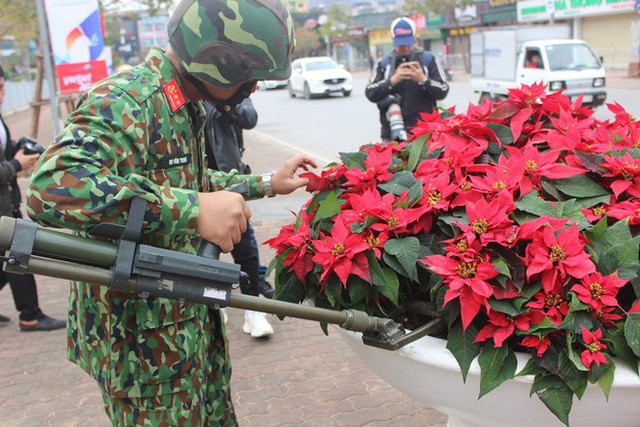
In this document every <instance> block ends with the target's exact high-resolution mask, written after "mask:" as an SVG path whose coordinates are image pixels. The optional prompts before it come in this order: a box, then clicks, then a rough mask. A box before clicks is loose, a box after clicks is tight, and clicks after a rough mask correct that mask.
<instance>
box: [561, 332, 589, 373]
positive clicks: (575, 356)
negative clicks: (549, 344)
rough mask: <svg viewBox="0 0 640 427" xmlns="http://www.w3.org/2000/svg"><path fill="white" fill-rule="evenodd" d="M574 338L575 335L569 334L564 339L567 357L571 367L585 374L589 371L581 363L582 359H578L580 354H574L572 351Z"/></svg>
mask: <svg viewBox="0 0 640 427" xmlns="http://www.w3.org/2000/svg"><path fill="white" fill-rule="evenodd" d="M574 337H575V334H571V333H568V334H567V337H566V343H567V346H566V350H567V357H568V358H569V360H570V361H571V362H572V363H573V366H575V367H576V369H577V370H579V371H583V372H587V371H589V370H588V369H587V367H586V366H584V363H582V359H581V358H580V354H579V353H576V352H575V351H574V349H573V341H574Z"/></svg>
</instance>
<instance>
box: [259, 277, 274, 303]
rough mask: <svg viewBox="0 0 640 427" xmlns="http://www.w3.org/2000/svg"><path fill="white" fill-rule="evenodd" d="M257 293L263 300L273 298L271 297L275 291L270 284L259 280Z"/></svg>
mask: <svg viewBox="0 0 640 427" xmlns="http://www.w3.org/2000/svg"><path fill="white" fill-rule="evenodd" d="M258 292H259V293H260V294H262V295H263V296H264V297H265V298H269V299H271V298H273V295H274V294H275V293H276V290H275V289H273V286H271V283H269V282H267V281H266V280H261V281H260V283H259V284H258Z"/></svg>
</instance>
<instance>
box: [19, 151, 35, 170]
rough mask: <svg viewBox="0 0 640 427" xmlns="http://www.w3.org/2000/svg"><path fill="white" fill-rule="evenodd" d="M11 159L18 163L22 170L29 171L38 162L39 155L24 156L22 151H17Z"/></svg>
mask: <svg viewBox="0 0 640 427" xmlns="http://www.w3.org/2000/svg"><path fill="white" fill-rule="evenodd" d="M13 158H14V159H16V160H17V161H18V163H20V167H21V168H22V170H23V171H26V170H29V169H31V168H32V167H33V165H35V164H36V163H37V162H38V159H39V158H40V155H39V154H38V153H33V154H24V151H23V150H19V151H18V152H17V153H16V154H15V156H13Z"/></svg>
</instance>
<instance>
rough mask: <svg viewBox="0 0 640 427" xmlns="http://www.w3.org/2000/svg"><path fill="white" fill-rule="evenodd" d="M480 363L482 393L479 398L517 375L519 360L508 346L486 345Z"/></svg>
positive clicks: (479, 358)
mask: <svg viewBox="0 0 640 427" xmlns="http://www.w3.org/2000/svg"><path fill="white" fill-rule="evenodd" d="M478 364H479V365H480V394H479V396H478V399H479V398H481V397H482V396H484V395H485V394H487V393H489V392H490V391H491V390H493V389H494V388H496V387H498V386H499V385H500V384H502V383H503V382H505V381H507V380H510V379H512V378H513V377H514V376H515V373H516V368H517V367H518V360H517V359H516V355H515V353H514V352H513V350H511V349H510V348H509V347H507V346H503V347H491V346H489V345H487V346H485V347H484V348H483V349H482V352H481V353H480V356H478Z"/></svg>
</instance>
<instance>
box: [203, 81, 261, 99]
mask: <svg viewBox="0 0 640 427" xmlns="http://www.w3.org/2000/svg"><path fill="white" fill-rule="evenodd" d="M204 86H205V88H206V89H207V95H209V97H210V98H213V99H216V100H218V101H228V100H229V99H230V98H231V97H232V96H233V95H235V94H236V93H238V91H239V90H240V88H241V87H242V85H241V84H239V85H237V86H232V87H230V88H226V89H223V88H219V87H215V86H211V85H208V84H205V85H204ZM255 91H256V86H255V85H254V86H253V89H252V90H251V93H253V92H255Z"/></svg>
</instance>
